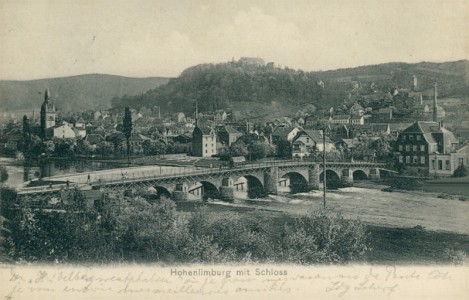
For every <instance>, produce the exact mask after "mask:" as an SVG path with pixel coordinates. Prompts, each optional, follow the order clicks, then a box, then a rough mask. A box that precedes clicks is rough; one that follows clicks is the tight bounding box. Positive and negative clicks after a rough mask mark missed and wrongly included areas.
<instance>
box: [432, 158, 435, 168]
mask: <svg viewBox="0 0 469 300" xmlns="http://www.w3.org/2000/svg"><path fill="white" fill-rule="evenodd" d="M432 169H433V170H435V160H434V159H432Z"/></svg>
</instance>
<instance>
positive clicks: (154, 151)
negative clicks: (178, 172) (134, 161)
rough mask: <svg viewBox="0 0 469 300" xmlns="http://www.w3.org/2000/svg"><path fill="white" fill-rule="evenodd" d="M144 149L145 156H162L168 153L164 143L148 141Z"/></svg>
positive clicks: (144, 143)
mask: <svg viewBox="0 0 469 300" xmlns="http://www.w3.org/2000/svg"><path fill="white" fill-rule="evenodd" d="M142 147H143V153H144V154H145V155H160V154H164V153H165V152H166V145H165V143H164V142H163V141H150V140H146V141H144V142H143V145H142Z"/></svg>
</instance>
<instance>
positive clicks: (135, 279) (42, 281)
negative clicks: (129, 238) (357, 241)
mask: <svg viewBox="0 0 469 300" xmlns="http://www.w3.org/2000/svg"><path fill="white" fill-rule="evenodd" d="M464 274H467V268H466V269H457V268H438V267H425V268H414V269H413V268H402V267H395V266H387V267H372V266H357V267H346V268H338V267H329V268H327V267H292V266H277V265H273V266H271V265H269V266H263V267H261V266H203V265H202V266H178V267H156V266H155V267H152V266H141V267H119V266H116V267H103V268H97V267H71V266H61V267H55V266H42V267H17V266H8V265H5V266H3V267H2V269H1V286H2V289H1V296H2V297H4V298H3V299H7V300H11V299H34V298H35V297H46V298H52V297H51V296H57V297H59V296H60V297H63V298H65V297H68V299H75V298H76V299H82V298H89V297H90V296H93V297H96V298H100V299H104V298H113V297H116V296H121V297H122V296H124V295H129V297H130V296H131V295H133V296H136V295H139V297H140V298H142V297H143V296H148V297H150V296H154V295H167V296H170V295H173V296H183V295H193V296H196V295H197V296H214V297H215V296H223V295H247V294H269V293H271V294H272V295H277V296H278V295H281V294H284V295H286V294H291V295H295V294H297V295H307V294H311V295H325V296H327V295H329V296H334V297H340V298H342V297H349V296H350V297H360V296H369V295H377V296H380V297H391V296H393V295H397V294H399V293H402V292H403V291H406V290H407V289H409V288H412V287H416V286H419V285H421V284H422V283H425V284H426V285H430V286H431V287H432V288H431V289H430V290H428V291H429V292H430V291H431V290H432V289H433V288H437V287H438V286H441V287H445V286H446V287H448V286H449V285H451V284H456V285H457V284H462V286H463V285H464ZM121 297H118V298H121ZM122 298H125V297H122Z"/></svg>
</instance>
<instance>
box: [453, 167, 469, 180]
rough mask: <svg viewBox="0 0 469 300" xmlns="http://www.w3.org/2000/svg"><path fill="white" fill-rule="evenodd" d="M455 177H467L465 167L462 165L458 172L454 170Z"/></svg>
mask: <svg viewBox="0 0 469 300" xmlns="http://www.w3.org/2000/svg"><path fill="white" fill-rule="evenodd" d="M453 176H454V177H466V176H467V170H466V168H465V167H464V165H460V166H459V167H458V168H457V169H456V170H454V173H453Z"/></svg>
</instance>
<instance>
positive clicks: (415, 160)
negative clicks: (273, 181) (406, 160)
mask: <svg viewBox="0 0 469 300" xmlns="http://www.w3.org/2000/svg"><path fill="white" fill-rule="evenodd" d="M419 160H420V159H419V157H418V156H414V161H413V163H414V164H418V163H419Z"/></svg>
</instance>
